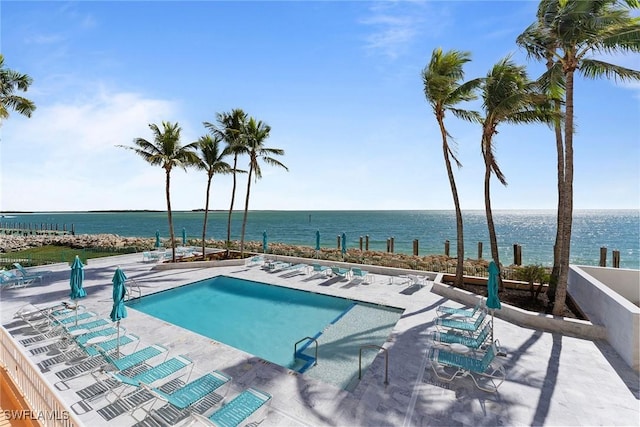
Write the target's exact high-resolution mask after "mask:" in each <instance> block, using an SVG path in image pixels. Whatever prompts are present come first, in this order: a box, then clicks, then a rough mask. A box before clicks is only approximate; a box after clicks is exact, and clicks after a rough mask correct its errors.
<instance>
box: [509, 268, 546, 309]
mask: <svg viewBox="0 0 640 427" xmlns="http://www.w3.org/2000/svg"><path fill="white" fill-rule="evenodd" d="M515 274H516V277H517V278H518V280H523V281H525V282H529V293H530V294H531V300H532V301H535V300H537V299H538V296H539V295H540V291H541V290H542V285H543V284H544V283H549V278H550V275H549V272H548V271H547V269H546V268H544V267H543V266H542V265H540V264H532V265H525V266H524V267H519V268H517V269H516V270H515ZM534 283H538V289H537V290H536V289H535V286H534Z"/></svg>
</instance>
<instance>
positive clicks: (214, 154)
mask: <svg viewBox="0 0 640 427" xmlns="http://www.w3.org/2000/svg"><path fill="white" fill-rule="evenodd" d="M221 142H222V139H221V138H220V137H219V136H217V135H214V136H213V137H212V136H211V135H204V136H201V137H200V139H198V141H197V147H198V151H199V154H200V155H199V157H200V162H199V163H197V164H196V165H195V166H196V167H197V168H198V169H203V170H204V171H206V172H207V193H206V197H205V204H204V224H203V225H202V259H203V260H204V259H205V239H206V236H207V217H208V215H209V195H210V192H211V181H212V180H213V176H214V175H216V174H227V173H231V166H230V165H229V163H227V162H225V161H224V160H223V159H224V157H226V154H225V153H224V151H223V150H221V149H220V143H221Z"/></svg>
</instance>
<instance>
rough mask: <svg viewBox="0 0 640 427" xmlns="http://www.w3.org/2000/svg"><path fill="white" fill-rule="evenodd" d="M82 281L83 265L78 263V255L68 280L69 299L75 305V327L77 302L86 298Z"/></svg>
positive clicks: (80, 262)
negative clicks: (69, 286)
mask: <svg viewBox="0 0 640 427" xmlns="http://www.w3.org/2000/svg"><path fill="white" fill-rule="evenodd" d="M83 281H84V264H82V261H80V258H79V257H78V255H76V259H74V260H73V264H71V277H70V278H69V284H70V285H71V293H70V294H69V298H70V299H71V300H72V301H74V303H75V310H76V325H77V324H78V300H79V299H81V298H84V297H86V296H87V291H85V290H84V289H83V288H82V282H83Z"/></svg>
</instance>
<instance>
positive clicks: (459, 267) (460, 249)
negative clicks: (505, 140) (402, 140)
mask: <svg viewBox="0 0 640 427" xmlns="http://www.w3.org/2000/svg"><path fill="white" fill-rule="evenodd" d="M437 119H438V125H439V126H440V134H441V135H442V152H443V155H444V163H445V165H446V167H447V176H448V177H449V185H450V186H451V195H452V196H453V204H454V206H455V209H456V231H457V236H458V240H457V242H458V243H457V251H456V252H457V256H458V261H457V264H456V279H455V281H454V283H453V285H454V286H456V287H462V284H463V283H464V236H463V227H462V210H461V209H460V200H459V198H458V189H457V187H456V180H455V177H454V176H453V169H452V168H451V159H450V158H449V144H448V142H447V131H446V129H445V127H444V122H443V120H442V117H441V115H438V116H437Z"/></svg>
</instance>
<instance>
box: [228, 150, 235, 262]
mask: <svg viewBox="0 0 640 427" xmlns="http://www.w3.org/2000/svg"><path fill="white" fill-rule="evenodd" d="M237 166H238V155H237V154H236V155H235V156H233V187H232V188H231V206H230V207H229V217H228V219H227V257H228V256H229V249H230V247H231V214H232V213H233V203H234V202H235V200H236V174H237V172H236V167H237Z"/></svg>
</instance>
